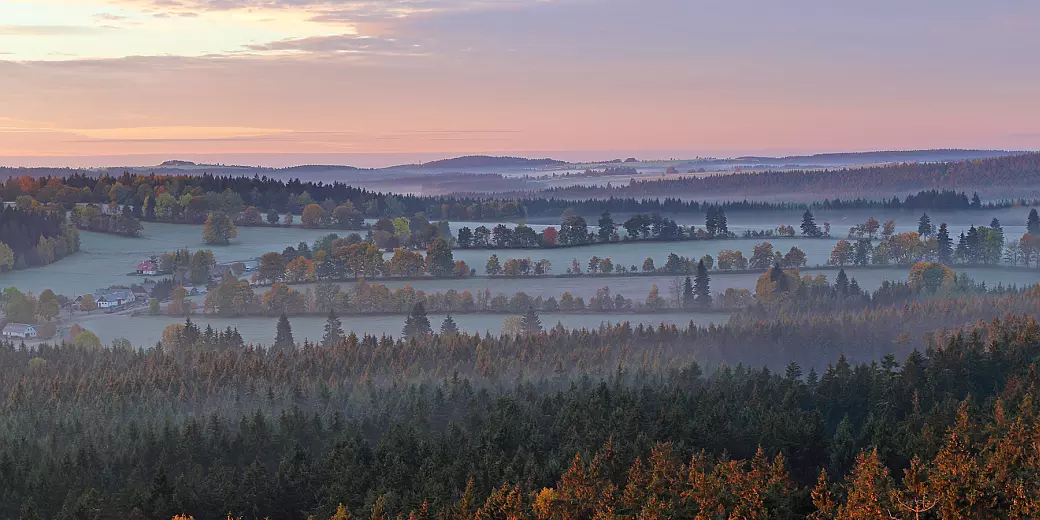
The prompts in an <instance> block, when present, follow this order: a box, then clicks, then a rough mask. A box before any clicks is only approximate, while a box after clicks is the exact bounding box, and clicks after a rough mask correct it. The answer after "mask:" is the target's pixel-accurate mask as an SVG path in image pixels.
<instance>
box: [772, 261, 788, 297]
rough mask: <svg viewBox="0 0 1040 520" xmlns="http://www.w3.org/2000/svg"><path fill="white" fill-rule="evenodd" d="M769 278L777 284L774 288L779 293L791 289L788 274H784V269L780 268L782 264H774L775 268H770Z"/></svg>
mask: <svg viewBox="0 0 1040 520" xmlns="http://www.w3.org/2000/svg"><path fill="white" fill-rule="evenodd" d="M769 280H770V281H771V282H773V283H774V284H776V286H775V288H774V289H773V290H774V292H776V293H777V294H779V293H785V292H788V291H790V290H791V288H790V287H788V283H787V276H786V275H785V274H784V270H783V269H781V268H780V264H773V268H772V269H770V270H769Z"/></svg>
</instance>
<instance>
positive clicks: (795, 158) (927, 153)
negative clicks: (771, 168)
mask: <svg viewBox="0 0 1040 520" xmlns="http://www.w3.org/2000/svg"><path fill="white" fill-rule="evenodd" d="M1023 153H1026V152H1022V151H1018V152H1013V151H1009V150H961V149H943V150H883V151H874V152H843V153H820V154H814V155H788V156H785V157H754V156H753V157H738V158H736V159H729V161H731V162H733V163H741V164H747V163H760V164H818V165H828V166H845V165H854V164H878V163H898V162H953V161H970V160H974V159H990V158H994V157H1006V156H1009V155H1020V154H1023Z"/></svg>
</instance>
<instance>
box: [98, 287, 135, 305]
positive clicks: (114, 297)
mask: <svg viewBox="0 0 1040 520" xmlns="http://www.w3.org/2000/svg"><path fill="white" fill-rule="evenodd" d="M136 300H137V297H136V296H134V292H133V291H131V290H130V289H102V290H99V291H95V292H94V303H96V304H97V306H98V308H99V309H109V308H112V307H122V306H123V305H126V304H128V303H131V302H133V301H136Z"/></svg>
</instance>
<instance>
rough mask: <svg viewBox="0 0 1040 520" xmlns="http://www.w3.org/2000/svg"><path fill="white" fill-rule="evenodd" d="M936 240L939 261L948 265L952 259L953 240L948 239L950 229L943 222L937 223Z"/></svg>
mask: <svg viewBox="0 0 1040 520" xmlns="http://www.w3.org/2000/svg"><path fill="white" fill-rule="evenodd" d="M936 241H937V242H938V243H939V244H938V245H939V255H938V256H939V263H941V264H945V265H950V263H952V261H953V240H952V239H950V230H949V229H947V227H946V223H945V222H943V223H942V224H939V234H938V236H937V237H936Z"/></svg>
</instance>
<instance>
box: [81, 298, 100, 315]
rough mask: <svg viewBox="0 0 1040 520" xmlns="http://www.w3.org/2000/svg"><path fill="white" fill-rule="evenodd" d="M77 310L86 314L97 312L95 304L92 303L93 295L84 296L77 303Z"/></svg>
mask: <svg viewBox="0 0 1040 520" xmlns="http://www.w3.org/2000/svg"><path fill="white" fill-rule="evenodd" d="M79 310H81V311H85V312H86V313H87V314H90V313H91V312H93V311H95V310H97V303H96V302H95V301H94V295H93V294H85V295H83V298H82V299H81V300H80V301H79Z"/></svg>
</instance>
